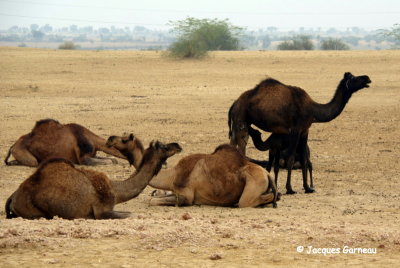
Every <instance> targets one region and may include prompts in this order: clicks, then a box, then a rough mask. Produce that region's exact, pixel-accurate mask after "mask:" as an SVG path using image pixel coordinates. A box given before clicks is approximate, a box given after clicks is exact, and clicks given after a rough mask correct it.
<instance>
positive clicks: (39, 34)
mask: <svg viewBox="0 0 400 268" xmlns="http://www.w3.org/2000/svg"><path fill="white" fill-rule="evenodd" d="M32 36H33V38H34V39H35V40H42V39H43V37H44V33H42V32H41V31H35V30H32Z"/></svg>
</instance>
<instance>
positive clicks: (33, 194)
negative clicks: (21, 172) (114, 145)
mask: <svg viewBox="0 0 400 268" xmlns="http://www.w3.org/2000/svg"><path fill="white" fill-rule="evenodd" d="M181 150H182V148H181V147H180V146H179V144H177V143H170V144H163V143H161V142H158V141H157V142H151V143H150V146H149V148H147V149H146V150H145V151H144V155H143V160H142V163H141V164H140V166H139V168H138V170H137V171H136V172H134V173H133V174H132V175H131V176H130V177H129V178H128V179H126V180H124V181H113V180H110V179H109V178H108V177H107V176H106V175H105V174H104V173H101V172H97V171H94V170H89V169H84V168H77V167H75V166H74V164H72V163H71V162H70V161H68V160H65V159H54V158H53V159H50V160H48V161H45V162H43V163H42V164H41V165H40V166H39V167H38V169H37V170H36V171H35V173H33V175H31V176H30V177H29V178H28V179H26V180H25V181H24V182H23V183H22V184H21V185H20V186H19V188H18V189H17V190H16V191H15V192H14V193H13V194H12V195H11V196H10V197H9V198H8V200H7V202H6V206H5V209H6V217H7V218H15V217H22V218H27V219H37V218H47V219H51V218H53V217H55V216H58V217H61V218H65V219H76V218H92V219H113V218H126V217H127V216H129V213H126V212H117V211H114V210H113V209H114V206H115V205H116V204H118V203H122V202H126V201H128V200H130V199H132V198H135V197H136V196H137V195H139V194H140V193H141V192H142V191H143V189H144V188H145V187H146V186H147V185H148V182H149V180H151V178H152V177H153V176H155V175H156V174H157V173H158V172H159V171H160V169H161V165H162V164H163V162H165V161H166V159H167V158H169V157H171V156H173V155H174V154H176V153H179V152H180V151H181Z"/></svg>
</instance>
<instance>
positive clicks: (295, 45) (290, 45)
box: [277, 35, 314, 50]
mask: <svg viewBox="0 0 400 268" xmlns="http://www.w3.org/2000/svg"><path fill="white" fill-rule="evenodd" d="M277 48H278V50H313V49H314V44H313V43H312V41H311V38H310V36H308V35H296V36H293V37H292V38H290V39H288V40H286V41H284V42H282V43H280V44H279V45H278V47H277Z"/></svg>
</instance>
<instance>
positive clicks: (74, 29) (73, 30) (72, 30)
mask: <svg viewBox="0 0 400 268" xmlns="http://www.w3.org/2000/svg"><path fill="white" fill-rule="evenodd" d="M69 31H70V32H71V33H77V32H78V26H77V25H75V24H73V25H70V26H69Z"/></svg>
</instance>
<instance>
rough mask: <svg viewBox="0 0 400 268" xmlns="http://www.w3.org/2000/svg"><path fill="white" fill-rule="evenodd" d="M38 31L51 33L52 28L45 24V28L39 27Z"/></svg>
mask: <svg viewBox="0 0 400 268" xmlns="http://www.w3.org/2000/svg"><path fill="white" fill-rule="evenodd" d="M40 31H41V32H44V33H49V32H51V31H53V27H51V26H50V25H49V24H46V25H45V26H42V27H40Z"/></svg>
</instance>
